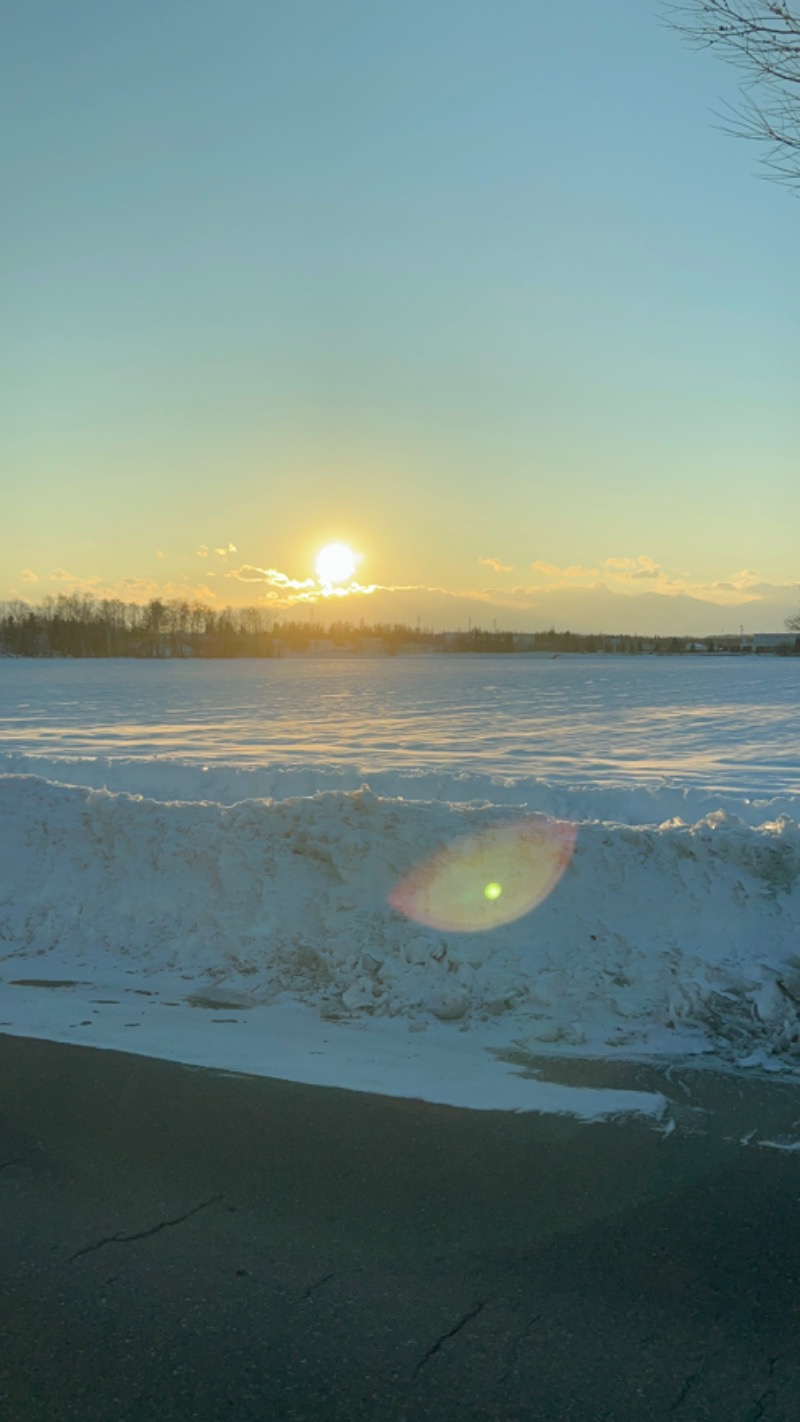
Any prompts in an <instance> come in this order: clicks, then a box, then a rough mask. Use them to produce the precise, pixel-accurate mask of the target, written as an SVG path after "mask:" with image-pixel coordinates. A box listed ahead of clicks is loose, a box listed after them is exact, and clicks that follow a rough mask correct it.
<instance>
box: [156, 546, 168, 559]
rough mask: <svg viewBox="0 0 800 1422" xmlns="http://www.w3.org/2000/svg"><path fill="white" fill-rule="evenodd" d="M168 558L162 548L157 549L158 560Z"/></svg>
mask: <svg viewBox="0 0 800 1422" xmlns="http://www.w3.org/2000/svg"><path fill="white" fill-rule="evenodd" d="M166 556H167V555H166V553H165V552H164V551H163V550H162V549H161V548H157V549H156V557H157V558H166Z"/></svg>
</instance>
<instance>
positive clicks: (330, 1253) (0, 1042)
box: [0, 1036, 800, 1422]
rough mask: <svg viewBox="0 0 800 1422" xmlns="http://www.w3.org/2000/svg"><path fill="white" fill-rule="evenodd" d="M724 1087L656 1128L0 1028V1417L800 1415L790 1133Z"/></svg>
mask: <svg viewBox="0 0 800 1422" xmlns="http://www.w3.org/2000/svg"><path fill="white" fill-rule="evenodd" d="M689 1089H690V1088H689V1087H688V1086H687V1087H686V1092H688V1091H689ZM748 1090H749V1089H748ZM775 1091H777V1092H778V1097H779V1100H778V1106H779V1108H780V1111H782V1112H783V1114H784V1115H787V1113H788V1115H790V1116H791V1115H792V1114H793V1113H796V1115H797V1116H798V1117H800V1101H798V1100H797V1098H796V1094H795V1090H794V1088H785V1087H778V1088H775ZM726 1093H727V1096H726ZM718 1095H719V1101H718V1103H717V1105H718V1109H715V1111H714V1113H713V1124H712V1126H711V1127H709V1125H708V1121H709V1119H711V1118H710V1117H708V1116H707V1115H704V1112H703V1111H702V1110H701V1109H700V1108H695V1107H693V1106H690V1107H688V1108H687V1111H688V1114H687V1116H686V1118H685V1120H683V1121H682V1122H681V1123H680V1126H679V1128H678V1129H676V1130H674V1131H673V1132H672V1134H671V1135H668V1136H663V1135H661V1134H658V1133H657V1132H654V1131H653V1130H652V1128H651V1127H650V1126H648V1125H647V1124H645V1123H636V1122H632V1123H627V1124H624V1125H623V1124H619V1123H616V1124H601V1125H581V1124H578V1123H576V1122H573V1121H571V1120H568V1119H562V1118H554V1117H550V1118H548V1117H536V1116H530V1115H525V1116H521V1115H509V1114H502V1113H478V1112H464V1111H456V1110H450V1109H443V1108H441V1107H435V1106H429V1105H425V1104H422V1103H419V1102H411V1101H397V1100H388V1099H385V1098H379V1097H374V1096H361V1095H357V1094H354V1093H348V1092H340V1091H334V1090H327V1089H322V1088H312V1087H305V1086H296V1085H291V1084H288V1083H283V1082H275V1081H269V1080H260V1079H255V1078H241V1077H234V1076H230V1075H224V1074H219V1073H215V1072H209V1071H199V1070H196V1069H192V1068H187V1067H181V1066H176V1065H171V1064H166V1063H162V1062H156V1061H150V1060H147V1059H145V1058H140V1057H134V1056H126V1055H123V1054H117V1053H110V1052H98V1051H93V1050H90V1049H86V1048H73V1047H64V1046H58V1045H54V1044H52V1043H47V1042H36V1041H30V1040H25V1039H20V1038H13V1037H8V1036H0V1330H1V1331H0V1418H2V1419H3V1422H67V1419H70V1422H72V1419H75V1422H178V1419H180V1422H183V1420H184V1419H200V1422H218V1419H233V1422H240V1419H241V1422H244V1419H246V1420H247V1422H250V1420H251V1419H252V1422H256V1419H258V1422H271V1419H280V1422H294V1419H303V1420H304V1422H305V1419H314V1422H361V1419H370V1422H401V1420H402V1422H418V1419H419V1422H427V1419H435V1422H445V1419H447V1422H450V1419H481V1422H540V1419H541V1422H561V1419H570V1422H572V1419H575V1422H600V1419H611V1422H647V1419H650V1418H663V1419H670V1422H672V1420H673V1419H677V1422H699V1419H707V1418H709V1419H714V1422H761V1420H762V1419H764V1422H774V1419H785V1422H797V1419H798V1418H800V1153H797V1154H795V1153H791V1152H784V1151H777V1150H772V1149H756V1148H753V1146H752V1145H750V1146H748V1145H743V1144H742V1143H741V1139H740V1134H739V1133H740V1129H741V1127H742V1125H743V1123H744V1124H746V1122H747V1121H748V1120H751V1119H755V1117H754V1113H755V1114H756V1115H758V1113H763V1115H764V1119H767V1118H768V1116H769V1114H770V1112H771V1111H773V1110H774V1109H775V1100H776V1097H775V1092H772V1093H771V1094H770V1089H768V1088H766V1087H763V1088H762V1087H760V1086H755V1087H753V1088H752V1090H749V1094H748V1093H747V1092H745V1093H744V1095H743V1094H742V1090H740V1088H739V1087H731V1086H729V1085H727V1086H726V1085H725V1084H724V1083H723V1085H722V1086H721V1087H719V1091H718ZM745 1096H746V1100H745V1099H744V1098H745ZM693 1111H694V1112H695V1116H694V1117H693V1116H692V1112H693ZM704 1122H705V1124H704Z"/></svg>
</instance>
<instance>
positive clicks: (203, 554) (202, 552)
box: [195, 543, 208, 558]
mask: <svg viewBox="0 0 800 1422" xmlns="http://www.w3.org/2000/svg"><path fill="white" fill-rule="evenodd" d="M195 552H196V554H197V557H198V558H207V557H208V549H207V548H206V545H205V543H201V544H200V547H199V548H197V549H196V550H195Z"/></svg>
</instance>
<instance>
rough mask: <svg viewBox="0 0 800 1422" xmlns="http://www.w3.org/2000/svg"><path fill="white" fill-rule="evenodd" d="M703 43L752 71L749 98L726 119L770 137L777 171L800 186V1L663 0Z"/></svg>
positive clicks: (745, 83)
mask: <svg viewBox="0 0 800 1422" xmlns="http://www.w3.org/2000/svg"><path fill="white" fill-rule="evenodd" d="M661 10H662V13H663V14H664V16H665V18H666V20H667V22H668V23H669V24H670V25H671V26H672V27H673V28H674V29H676V30H677V31H678V32H679V33H680V34H682V35H683V36H684V38H685V39H686V40H687V41H688V42H689V44H690V45H692V47H693V48H695V49H716V50H717V51H718V52H719V53H720V54H721V55H722V57H723V58H724V59H726V60H727V61H728V62H729V63H730V64H733V65H735V66H736V67H737V68H738V69H741V70H742V71H743V73H744V76H745V77H744V78H743V80H742V83H741V85H740V89H741V93H742V98H743V102H742V105H741V106H740V107H739V108H731V109H730V110H729V112H728V113H727V114H726V115H723V116H722V118H723V125H722V126H723V127H724V129H725V130H726V132H728V133H733V134H736V135H737V136H738V137H740V138H747V139H751V140H755V141H756V142H759V143H762V144H764V145H765V151H764V153H763V161H764V163H765V164H766V165H767V167H768V168H769V169H770V176H772V177H774V178H777V179H778V180H779V181H782V182H785V183H787V184H788V185H789V186H790V187H792V188H794V189H796V190H798V192H800V9H799V8H798V5H797V4H796V3H794V0H793V3H792V4H791V5H789V4H788V3H786V0H662V3H661Z"/></svg>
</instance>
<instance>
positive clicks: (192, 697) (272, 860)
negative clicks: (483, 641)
mask: <svg viewBox="0 0 800 1422" xmlns="http://www.w3.org/2000/svg"><path fill="white" fill-rule="evenodd" d="M798 677H800V665H798V663H796V662H781V661H777V660H774V659H771V658H770V659H769V660H768V661H761V660H760V659H759V660H758V661H754V660H750V661H738V660H735V661H734V660H732V659H731V660H724V661H714V660H711V659H706V658H696V659H689V658H685V659H682V660H678V659H669V660H666V659H665V660H661V659H658V660H656V659H652V658H651V659H641V658H559V659H557V660H550V659H529V658H525V659H522V658H516V659H509V658H452V659H451V658H436V659H427V658H426V659H408V660H402V659H397V660H391V661H387V662H377V663H376V662H370V663H364V662H357V661H351V662H337V663H333V664H331V663H324V662H320V663H312V662H302V663H298V662H290V661H285V662H266V663H264V662H260V663H238V662H234V663H224V664H219V663H217V664H212V665H202V664H197V663H180V664H175V663H170V664H159V663H131V662H124V663H123V662H117V663H105V662H99V663H91V662H83V663H64V662H46V663H42V662H5V663H2V664H0V707H2V712H1V713H0V746H1V747H2V754H0V843H1V844H2V845H3V846H4V849H3V853H2V864H1V866H0V986H2V1002H0V1030H8V1031H13V1032H17V1033H23V1034H28V1035H34V1036H43V1037H50V1038H54V1039H57V1040H62V1041H76V1042H84V1043H92V1044H93V1045H97V1046H103V1047H121V1048H124V1049H126V1050H132V1051H138V1052H144V1053H147V1054H150V1055H154V1056H162V1057H170V1058H174V1059H177V1060H181V1061H187V1062H194V1063H198V1064H206V1065H214V1066H217V1067H221V1068H223V1067H224V1068H226V1069H232V1070H239V1071H247V1072H256V1073H259V1074H265V1075H272V1076H281V1077H285V1078H290V1079H294V1080H301V1081H308V1082H321V1083H328V1084H335V1085H340V1086H347V1087H352V1088H355V1089H361V1090H374V1091H383V1092H387V1093H391V1094H397V1095H414V1096H420V1097H423V1098H425V1099H428V1100H433V1101H440V1102H447V1103H451V1104H457V1105H471V1106H475V1107H483V1108H490V1107H506V1108H512V1109H548V1110H569V1111H573V1112H575V1113H576V1114H579V1115H584V1116H588V1117H591V1116H597V1115H602V1114H610V1113H611V1114H613V1113H617V1112H621V1111H626V1110H643V1111H646V1112H650V1113H653V1114H655V1115H656V1116H658V1115H659V1114H660V1113H661V1111H662V1110H663V1108H664V1101H663V1099H662V1098H661V1097H659V1096H658V1095H654V1094H645V1093H641V1092H638V1093H637V1092H620V1091H599V1090H598V1091H592V1090H590V1089H588V1088H582V1089H580V1090H579V1089H577V1088H571V1087H567V1086H562V1085H558V1084H554V1083H546V1082H544V1081H537V1080H536V1079H535V1077H533V1076H531V1075H530V1073H529V1072H522V1071H521V1070H520V1068H519V1066H518V1065H515V1062H517V1063H518V1062H519V1061H520V1059H521V1054H522V1056H524V1057H525V1059H526V1060H528V1061H530V1060H531V1054H533V1057H535V1055H536V1054H537V1053H538V1054H546V1055H547V1056H548V1057H550V1058H552V1057H553V1056H559V1055H569V1056H575V1055H584V1056H595V1057H596V1056H602V1057H614V1058H615V1059H616V1058H620V1057H625V1058H635V1059H640V1060H641V1059H660V1060H663V1059H664V1058H670V1059H676V1058H680V1057H686V1056H692V1057H695V1058H697V1057H701V1058H703V1059H709V1060H714V1061H717V1062H723V1063H726V1064H728V1065H729V1066H731V1067H734V1068H736V1069H748V1070H751V1071H752V1070H768V1071H779V1072H781V1073H787V1074H793V1073H794V1072H795V1071H797V1070H798V1068H800V933H799V932H798V930H800V890H799V889H798V884H799V883H800V832H799V831H798V826H797V822H796V821H797V818H798V807H799V806H800V745H798V742H797V736H796V706H797V704H798V700H799V699H800V698H798V689H800V688H798V686H797V682H798ZM409 884H410V885H411V886H412V891H411V892H409V891H408V888H407V887H406V889H405V891H404V890H403V889H402V888H401V889H400V891H398V886H403V885H405V886H408V885H409ZM531 886H533V887H531ZM547 890H549V892H546V891H547ZM532 902H533V904H534V907H533V909H531V908H530V905H531V903H532ZM434 907H435V911H434ZM443 923H448V924H452V925H456V926H455V927H454V928H447V927H442V924H443Z"/></svg>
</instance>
